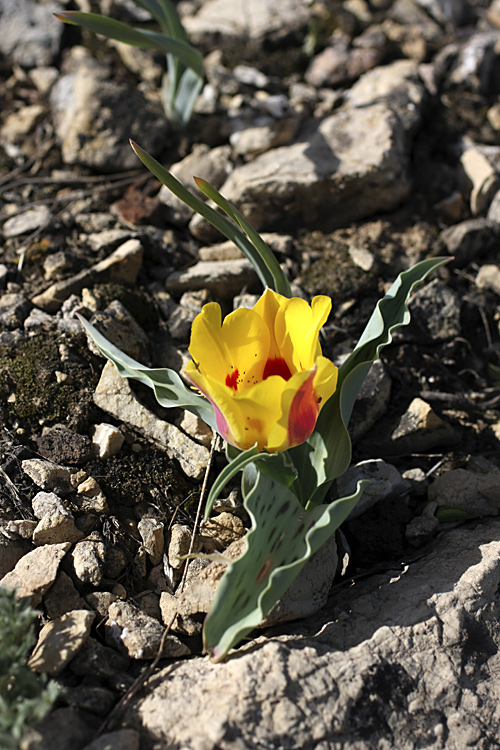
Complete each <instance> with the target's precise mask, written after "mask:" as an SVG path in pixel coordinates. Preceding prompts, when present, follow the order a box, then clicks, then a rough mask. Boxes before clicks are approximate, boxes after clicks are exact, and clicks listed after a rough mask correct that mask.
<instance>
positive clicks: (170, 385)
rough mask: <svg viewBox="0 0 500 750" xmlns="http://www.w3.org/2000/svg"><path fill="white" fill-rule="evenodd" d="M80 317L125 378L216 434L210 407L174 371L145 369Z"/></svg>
mask: <svg viewBox="0 0 500 750" xmlns="http://www.w3.org/2000/svg"><path fill="white" fill-rule="evenodd" d="M78 318H79V319H80V322H81V324H82V325H83V327H84V328H85V330H86V331H87V333H88V335H89V336H90V338H91V339H92V341H93V342H94V343H95V345H96V346H97V347H98V348H99V350H100V352H101V353H102V355H103V356H104V357H106V358H107V359H109V360H111V362H113V364H114V365H115V367H116V369H117V370H118V372H119V373H120V375H121V376H122V377H123V378H132V379H134V380H139V381H140V382H141V383H144V385H147V386H148V387H149V388H152V389H153V390H154V393H155V396H156V400H157V401H158V403H159V404H161V405H162V406H165V407H167V408H174V407H178V408H181V409H186V410H187V411H190V412H192V413H193V414H195V415H196V416H197V417H200V419H203V421H204V422H206V423H207V424H208V425H209V426H210V427H211V428H212V429H213V430H215V431H217V427H216V424H215V415H214V410H213V408H212V406H211V404H210V403H209V402H208V401H207V399H206V398H205V397H204V396H201V395H200V394H199V393H197V392H196V391H194V390H191V389H190V388H187V387H186V386H185V385H184V383H183V382H182V380H181V379H180V377H179V375H178V374H177V373H176V372H175V370H170V369H168V368H162V369H151V368H148V367H144V365H141V364H140V362H137V361H136V360H135V359H132V357H129V356H128V355H127V354H124V353H123V352H122V351H120V349H118V348H117V347H116V346H115V345H114V344H112V343H111V342H110V341H108V340H107V339H106V338H105V337H104V336H103V335H102V334H101V333H99V331H98V330H97V329H96V328H94V326H93V325H91V324H90V323H89V322H88V321H87V320H85V318H83V317H82V316H81V315H79V316H78Z"/></svg>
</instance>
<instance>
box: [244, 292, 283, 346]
mask: <svg viewBox="0 0 500 750" xmlns="http://www.w3.org/2000/svg"><path fill="white" fill-rule="evenodd" d="M287 301H288V297H283V295H282V294H278V293H277V292H273V290H272V289H266V291H265V292H264V294H263V295H262V297H260V299H259V300H258V302H257V303H256V304H255V305H254V306H253V308H252V309H253V310H254V312H256V313H257V314H258V315H260V317H261V318H262V320H263V321H264V322H265V324H266V325H267V327H268V330H269V334H270V342H269V355H268V356H269V358H270V359H277V358H279V357H281V352H280V350H279V347H278V344H277V342H276V335H275V330H274V324H275V320H276V315H277V313H278V310H279V309H280V307H282V306H283V305H284V304H285V302H287Z"/></svg>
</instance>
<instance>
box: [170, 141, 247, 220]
mask: <svg viewBox="0 0 500 750" xmlns="http://www.w3.org/2000/svg"><path fill="white" fill-rule="evenodd" d="M230 157H231V148H230V146H217V147H216V148H213V149H209V148H208V146H205V145H200V146H195V147H194V149H193V151H192V153H190V154H188V156H186V157H184V159H182V160H181V161H179V162H176V163H175V164H172V166H171V167H170V169H169V171H170V172H171V173H172V174H173V176H174V177H176V178H177V179H178V180H179V181H180V182H181V183H182V184H183V185H184V187H186V188H187V189H188V190H189V192H190V193H193V195H195V196H196V197H197V198H200V199H201V200H207V199H206V197H205V195H204V194H203V193H202V192H201V190H199V189H198V188H197V187H196V184H195V182H194V179H193V178H194V177H201V178H202V179H203V180H207V181H208V182H209V183H210V184H211V185H212V187H214V188H216V189H217V190H218V189H219V188H220V186H221V185H222V184H223V183H224V182H225V180H226V179H227V177H228V175H229V174H230V172H231V171H232V169H233V165H232V162H231V159H230ZM158 198H159V199H160V200H161V202H162V203H163V204H164V205H165V206H166V207H167V209H168V211H167V217H168V220H169V222H170V223H171V224H173V225H174V226H179V227H183V226H186V224H187V223H188V222H189V220H190V218H191V217H192V216H193V213H194V212H193V209H191V208H189V206H187V205H186V204H185V203H184V202H183V201H181V200H180V198H177V196H176V195H174V193H172V191H171V190H169V188H167V187H166V186H165V185H163V186H162V188H161V189H160V192H159V193H158Z"/></svg>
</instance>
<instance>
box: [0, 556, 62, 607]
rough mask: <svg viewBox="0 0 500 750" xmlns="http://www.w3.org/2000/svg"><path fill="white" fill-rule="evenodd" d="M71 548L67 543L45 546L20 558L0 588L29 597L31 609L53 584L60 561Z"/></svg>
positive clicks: (3, 579)
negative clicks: (12, 590) (14, 589)
mask: <svg viewBox="0 0 500 750" xmlns="http://www.w3.org/2000/svg"><path fill="white" fill-rule="evenodd" d="M70 547H71V544H70V543H69V542H64V543H62V544H46V545H45V546H43V547H38V548H37V549H34V550H32V551H31V552H28V554H26V555H24V556H23V557H21V559H20V560H19V562H18V563H17V564H16V566H15V568H14V570H12V571H11V572H10V573H7V575H5V576H4V577H3V578H2V580H1V581H0V585H1V586H6V587H7V588H10V589H13V588H16V589H17V596H18V597H19V598H21V597H29V599H30V601H31V604H32V606H33V607H36V606H37V605H38V604H40V602H41V601H42V597H43V596H44V594H45V593H46V592H47V591H48V590H49V588H50V587H51V586H52V584H53V583H54V581H55V579H56V576H57V571H58V569H59V565H60V563H61V560H62V559H63V557H64V556H65V555H66V552H67V551H68V550H69V548H70Z"/></svg>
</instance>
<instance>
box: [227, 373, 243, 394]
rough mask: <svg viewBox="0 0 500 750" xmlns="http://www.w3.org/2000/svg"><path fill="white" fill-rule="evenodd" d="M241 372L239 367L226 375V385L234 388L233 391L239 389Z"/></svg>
mask: <svg viewBox="0 0 500 750" xmlns="http://www.w3.org/2000/svg"><path fill="white" fill-rule="evenodd" d="M239 375H240V373H239V371H238V368H236V370H233V372H232V373H231V374H230V375H226V385H227V387H228V388H232V389H233V391H237V390H238V377H239Z"/></svg>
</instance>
